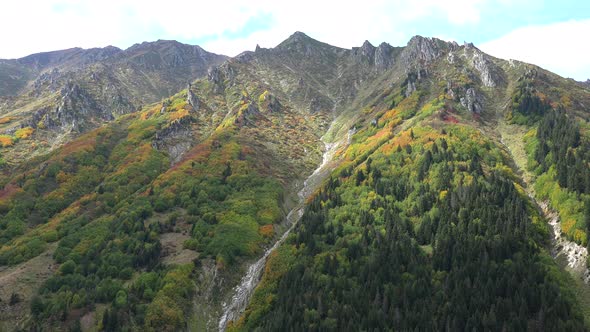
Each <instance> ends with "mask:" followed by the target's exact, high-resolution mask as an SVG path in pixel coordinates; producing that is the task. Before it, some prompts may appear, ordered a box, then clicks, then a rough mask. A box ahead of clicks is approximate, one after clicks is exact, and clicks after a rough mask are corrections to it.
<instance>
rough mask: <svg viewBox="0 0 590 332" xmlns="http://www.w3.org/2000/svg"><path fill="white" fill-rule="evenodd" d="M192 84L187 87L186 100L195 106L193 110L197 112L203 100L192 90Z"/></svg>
mask: <svg viewBox="0 0 590 332" xmlns="http://www.w3.org/2000/svg"><path fill="white" fill-rule="evenodd" d="M191 87H192V86H191V84H190V83H189V84H188V86H187V88H186V102H187V103H188V104H189V105H191V106H192V107H193V111H194V112H196V111H198V110H199V108H200V107H201V101H200V100H199V97H197V95H195V94H194V93H193V91H192V90H191Z"/></svg>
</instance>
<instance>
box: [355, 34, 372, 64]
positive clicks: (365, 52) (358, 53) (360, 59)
mask: <svg viewBox="0 0 590 332" xmlns="http://www.w3.org/2000/svg"><path fill="white" fill-rule="evenodd" d="M375 49H376V48H375V46H373V45H372V44H371V43H370V42H369V41H368V40H365V42H364V43H363V46H361V47H353V48H352V52H351V56H352V57H353V58H354V60H355V61H356V62H357V63H362V64H367V65H370V66H372V65H373V64H374V62H375Z"/></svg>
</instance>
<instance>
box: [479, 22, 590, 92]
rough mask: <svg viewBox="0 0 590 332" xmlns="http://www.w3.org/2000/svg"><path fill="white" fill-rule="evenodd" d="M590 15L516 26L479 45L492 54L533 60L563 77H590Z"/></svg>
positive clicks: (579, 78) (577, 78)
mask: <svg viewBox="0 0 590 332" xmlns="http://www.w3.org/2000/svg"><path fill="white" fill-rule="evenodd" d="M587 36H590V19H587V20H578V21H576V20H572V21H567V22H560V23H554V24H548V25H539V26H529V27H525V28H520V29H516V30H514V31H512V32H510V33H508V34H506V35H504V36H502V37H500V38H498V39H496V40H492V41H489V42H486V43H484V44H482V45H480V46H479V47H480V48H481V49H482V50H483V51H485V52H487V53H489V54H491V55H494V56H497V57H500V58H505V59H516V60H521V61H524V62H528V63H533V64H536V65H538V66H541V67H543V68H545V69H547V70H550V71H553V72H556V73H558V74H560V75H562V76H564V77H571V78H574V79H576V80H584V81H585V80H586V79H588V78H590V56H589V54H590V43H588V42H587Z"/></svg>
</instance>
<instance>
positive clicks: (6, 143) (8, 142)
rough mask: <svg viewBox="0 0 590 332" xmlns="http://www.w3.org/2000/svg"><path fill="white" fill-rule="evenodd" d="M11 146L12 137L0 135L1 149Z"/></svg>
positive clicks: (12, 142)
mask: <svg viewBox="0 0 590 332" xmlns="http://www.w3.org/2000/svg"><path fill="white" fill-rule="evenodd" d="M13 144H14V140H13V139H12V137H10V136H8V135H0V145H2V147H3V148H5V147H7V146H12V145H13Z"/></svg>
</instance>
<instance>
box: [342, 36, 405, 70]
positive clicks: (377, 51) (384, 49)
mask: <svg viewBox="0 0 590 332" xmlns="http://www.w3.org/2000/svg"><path fill="white" fill-rule="evenodd" d="M350 54H351V57H352V58H353V60H354V62H355V63H359V64H364V65H369V66H372V67H374V68H375V70H377V71H378V72H383V71H385V70H387V69H389V68H390V67H391V66H392V65H393V63H394V62H395V57H394V48H393V46H391V45H389V44H387V43H381V44H380V45H379V47H375V46H373V45H372V44H371V43H370V42H369V41H368V40H366V41H365V42H364V43H363V45H362V46H361V47H353V48H352V51H351V53H350Z"/></svg>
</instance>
